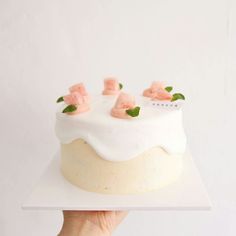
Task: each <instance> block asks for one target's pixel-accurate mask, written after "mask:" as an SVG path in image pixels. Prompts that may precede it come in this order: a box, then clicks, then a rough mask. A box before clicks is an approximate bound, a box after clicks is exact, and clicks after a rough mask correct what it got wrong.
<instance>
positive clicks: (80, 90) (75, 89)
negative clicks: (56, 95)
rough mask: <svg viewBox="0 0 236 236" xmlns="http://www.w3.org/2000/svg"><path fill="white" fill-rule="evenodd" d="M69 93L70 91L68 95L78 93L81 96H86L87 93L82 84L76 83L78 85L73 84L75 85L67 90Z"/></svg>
mask: <svg viewBox="0 0 236 236" xmlns="http://www.w3.org/2000/svg"><path fill="white" fill-rule="evenodd" d="M69 91H70V93H73V92H78V93H80V94H81V95H83V96H87V95H88V93H87V91H86V89H85V86H84V84H83V83H78V84H75V85H73V86H71V87H70V88H69Z"/></svg>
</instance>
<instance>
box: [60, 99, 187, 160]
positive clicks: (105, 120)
mask: <svg viewBox="0 0 236 236" xmlns="http://www.w3.org/2000/svg"><path fill="white" fill-rule="evenodd" d="M116 98H117V97H116V96H102V95H98V96H94V97H92V99H91V100H92V101H91V110H90V111H89V112H86V113H82V114H79V115H74V116H69V115H66V114H63V113H61V110H62V107H60V109H59V110H58V112H57V114H56V135H57V137H58V138H59V140H60V141H61V143H70V142H72V141H73V140H76V139H78V138H82V139H84V140H85V141H86V142H88V143H89V144H90V145H91V146H92V147H93V148H94V150H95V151H96V152H97V154H98V155H100V156H101V158H103V159H105V160H109V161H126V160H130V159H132V158H134V157H136V156H137V155H139V154H141V153H143V152H144V151H146V150H148V149H150V148H151V147H154V146H160V147H162V148H163V149H165V150H166V151H167V152H168V153H170V154H183V153H184V151H185V146H186V137H185V133H184V130H183V125H182V111H181V110H174V111H168V110H158V109H156V108H151V107H150V106H147V104H146V103H147V101H148V99H147V98H145V97H143V96H137V97H136V103H137V105H139V106H141V110H140V115H139V116H138V117H135V118H133V119H130V120H127V119H118V118H114V117H112V116H111V115H110V110H111V108H112V106H113V105H114V103H115V100H116Z"/></svg>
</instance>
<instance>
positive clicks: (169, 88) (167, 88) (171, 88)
mask: <svg viewBox="0 0 236 236" xmlns="http://www.w3.org/2000/svg"><path fill="white" fill-rule="evenodd" d="M165 90H166V91H167V92H171V91H172V90H173V87H171V86H168V87H166V88H165Z"/></svg>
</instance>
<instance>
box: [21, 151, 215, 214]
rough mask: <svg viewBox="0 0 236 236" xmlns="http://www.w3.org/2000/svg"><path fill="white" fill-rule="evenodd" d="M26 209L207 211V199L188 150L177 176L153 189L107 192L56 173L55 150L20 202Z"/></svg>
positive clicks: (208, 206)
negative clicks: (89, 188) (89, 189)
mask: <svg viewBox="0 0 236 236" xmlns="http://www.w3.org/2000/svg"><path fill="white" fill-rule="evenodd" d="M22 208H23V209H26V210H88V211H89V210H210V209H211V202H210V199H209V197H208V194H207V191H206V188H205V186H204V184H203V182H202V180H201V177H200V174H199V172H198V170H197V168H196V166H195V164H194V162H193V159H192V156H191V154H190V152H189V151H187V152H186V154H185V155H184V170H183V174H182V176H181V177H180V179H179V180H178V181H177V182H175V183H173V184H171V185H168V186H166V187H163V188H162V189H159V190H157V191H153V192H148V193H143V194H136V195H107V194H99V193H92V192H87V191H84V190H82V189H80V188H78V187H76V186H74V185H72V184H71V183H69V182H68V181H67V180H66V179H65V178H64V177H63V176H62V174H61V173H60V155H59V153H57V154H56V155H55V156H54V158H53V160H52V161H51V163H50V165H49V166H48V168H47V169H46V171H45V172H44V174H43V176H42V177H41V179H40V181H39V182H38V184H37V185H36V186H35V187H34V189H33V191H32V193H31V194H30V196H29V197H28V199H27V200H26V201H25V202H24V204H23V205H22Z"/></svg>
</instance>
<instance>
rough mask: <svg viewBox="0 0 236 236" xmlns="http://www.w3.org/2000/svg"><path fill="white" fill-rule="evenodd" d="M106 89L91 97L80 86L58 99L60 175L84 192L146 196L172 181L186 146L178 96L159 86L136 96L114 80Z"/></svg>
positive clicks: (177, 175) (111, 80) (179, 167)
mask: <svg viewBox="0 0 236 236" xmlns="http://www.w3.org/2000/svg"><path fill="white" fill-rule="evenodd" d="M108 82H110V86H108V85H109V83H108ZM111 84H112V85H113V86H111ZM115 85H116V86H115ZM118 85H119V86H118ZM155 86H156V87H155ZM104 87H105V88H104V91H103V92H102V94H100V95H96V96H91V95H89V94H88V93H87V91H86V89H85V87H84V85H83V84H81V83H80V84H78V85H74V86H72V87H71V88H70V89H69V91H70V93H69V94H68V95H65V96H62V97H60V98H59V99H58V102H63V105H62V107H60V108H59V110H58V111H57V114H56V135H57V137H58V138H59V140H60V142H61V172H62V174H63V176H64V177H65V178H66V179H67V180H68V181H69V182H70V183H72V184H74V185H76V186H78V187H80V188H82V189H84V190H87V191H91V192H98V193H107V194H135V193H141V192H148V191H153V190H157V189H159V188H160V187H163V186H166V185H168V184H170V183H173V182H175V181H176V180H177V179H178V178H179V176H180V175H181V172H182V169H183V154H184V152H185V146H186V137H185V133H184V129H183V124H182V110H181V108H180V105H179V103H178V101H179V100H178V98H177V99H176V97H178V96H180V97H181V95H178V94H177V95H176V94H173V95H172V94H171V93H170V87H165V86H164V85H162V84H161V85H160V84H159V83H157V82H156V83H153V84H152V85H151V87H150V88H148V89H149V90H150V91H149V93H147V91H148V89H146V90H145V91H144V92H143V95H138V96H133V95H130V94H128V93H124V92H123V91H121V89H122V86H121V85H120V84H119V83H118V81H117V80H116V79H114V78H112V79H111V78H109V79H107V80H105V82H104ZM153 87H155V88H154V90H155V91H156V92H152V91H151V89H153ZM157 88H158V89H159V90H158V89H157ZM163 89H165V92H167V93H165V92H163ZM157 92H158V97H157V94H156V93H157ZM167 95H168V96H167ZM182 96H183V95H182ZM180 99H181V98H180ZM181 100H183V99H181Z"/></svg>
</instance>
